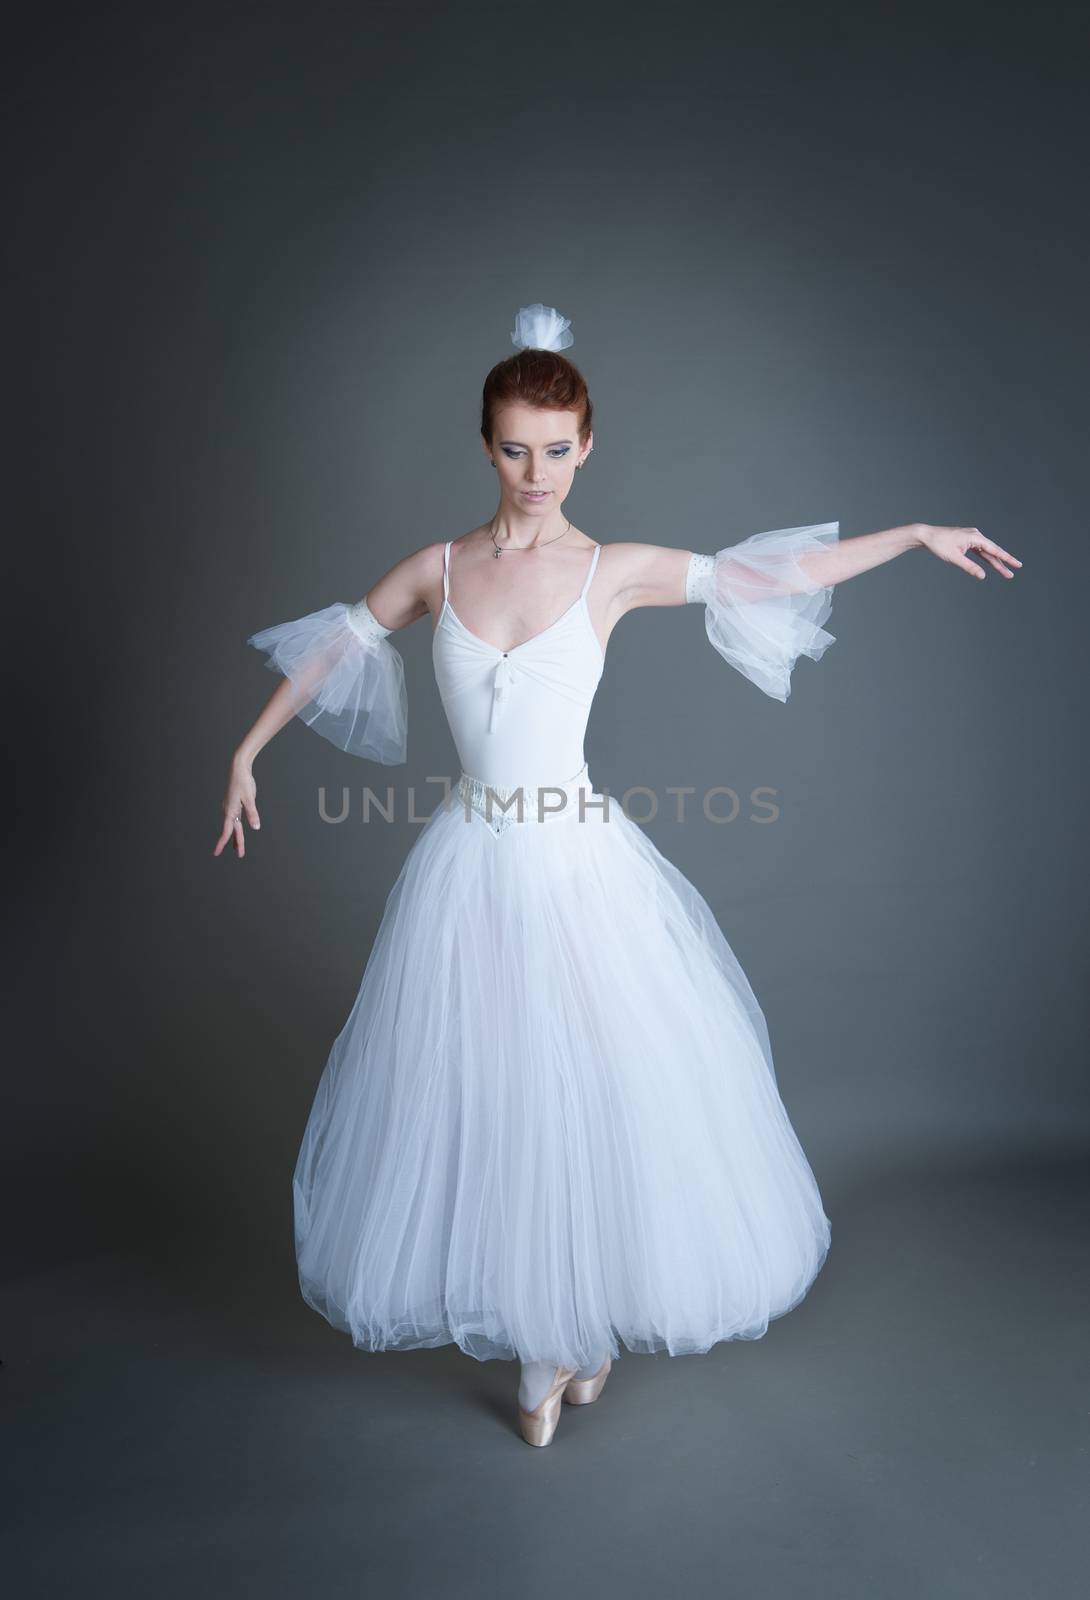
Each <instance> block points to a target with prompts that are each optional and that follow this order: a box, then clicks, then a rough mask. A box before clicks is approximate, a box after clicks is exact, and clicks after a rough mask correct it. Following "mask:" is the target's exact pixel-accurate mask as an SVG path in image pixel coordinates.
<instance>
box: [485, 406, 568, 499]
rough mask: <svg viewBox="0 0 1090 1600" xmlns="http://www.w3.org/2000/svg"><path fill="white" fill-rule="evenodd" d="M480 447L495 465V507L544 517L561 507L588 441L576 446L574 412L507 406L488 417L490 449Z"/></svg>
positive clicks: (486, 445)
mask: <svg viewBox="0 0 1090 1600" xmlns="http://www.w3.org/2000/svg"><path fill="white" fill-rule="evenodd" d="M481 443H482V445H484V449H485V453H486V454H487V455H488V456H490V457H491V459H492V460H493V461H494V462H495V463H496V472H497V474H498V475H499V480H500V498H501V502H502V503H504V504H506V505H507V507H508V508H509V509H511V510H515V511H520V512H522V513H523V514H525V515H528V516H541V517H544V516H547V515H548V513H549V512H550V511H554V510H555V509H556V507H557V506H559V505H562V504H563V502H564V499H565V498H566V496H567V494H568V491H569V490H570V489H571V486H572V480H573V478H574V477H575V469H576V467H577V466H578V464H579V462H580V461H582V460H584V459H585V457H586V456H587V454H588V453H589V451H590V448H591V444H592V443H593V437H592V436H588V437H587V440H586V443H585V444H581V443H580V441H579V414H578V412H575V411H541V410H538V409H537V408H536V407H534V406H523V405H508V406H503V407H502V408H501V409H500V410H498V411H496V412H495V414H494V416H493V421H492V445H491V448H489V446H488V444H487V443H486V442H485V440H484V439H482V440H481Z"/></svg>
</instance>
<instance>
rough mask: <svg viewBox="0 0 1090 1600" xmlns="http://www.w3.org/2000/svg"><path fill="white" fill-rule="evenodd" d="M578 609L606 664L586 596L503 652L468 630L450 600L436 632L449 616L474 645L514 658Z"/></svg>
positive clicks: (583, 595) (444, 606)
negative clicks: (444, 618) (446, 616)
mask: <svg viewBox="0 0 1090 1600" xmlns="http://www.w3.org/2000/svg"><path fill="white" fill-rule="evenodd" d="M577 609H579V610H581V611H582V612H583V614H584V616H585V617H586V621H587V630H588V632H589V633H590V636H591V638H592V639H593V640H594V643H595V645H596V646H597V649H598V654H599V655H600V656H601V657H602V661H603V663H604V662H605V652H604V650H603V649H602V643H601V640H600V639H599V638H598V635H597V634H596V633H595V631H594V624H593V623H592V622H591V620H590V612H589V611H588V610H587V597H586V595H585V594H580V595H576V597H575V599H574V600H573V601H572V603H571V605H570V606H568V607H567V608H566V610H564V611H562V612H561V613H560V615H559V616H558V617H557V619H556V621H555V622H550V623H549V626H548V627H547V628H542V629H540V631H539V632H537V633H533V634H531V635H530V637H529V638H528V639H523V641H522V643H521V644H515V645H512V646H511V648H510V649H509V650H501V649H500V647H499V645H498V644H491V643H489V641H488V640H487V639H482V638H481V636H480V634H479V633H474V631H473V629H472V628H468V627H467V626H466V624H465V623H464V622H463V621H462V619H461V617H460V616H459V615H458V613H457V611H455V609H454V607H453V606H452V605H451V603H450V601H449V600H444V601H443V609H442V611H440V613H439V621H438V623H437V624H436V627H435V631H436V633H438V632H439V629H440V627H442V624H443V617H444V615H445V614H449V615H450V616H451V617H452V618H453V619H454V621H455V622H456V623H457V625H458V627H459V628H461V630H462V632H463V633H464V634H465V635H466V637H467V638H469V639H472V640H473V642H474V644H479V645H481V646H483V648H484V649H485V650H490V651H491V652H492V654H493V655H496V656H514V655H518V654H520V653H521V652H522V651H523V650H528V649H529V648H530V646H531V645H535V644H537V643H538V642H539V641H540V640H542V639H544V638H546V637H547V636H548V635H549V634H550V633H553V632H555V630H556V629H557V628H559V627H560V625H561V623H562V622H566V621H567V620H568V618H569V617H570V616H571V614H572V612H573V611H575V610H577Z"/></svg>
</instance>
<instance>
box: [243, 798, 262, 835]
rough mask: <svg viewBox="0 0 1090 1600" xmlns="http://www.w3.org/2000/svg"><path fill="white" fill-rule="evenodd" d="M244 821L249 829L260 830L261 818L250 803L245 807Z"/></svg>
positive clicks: (255, 807) (254, 806)
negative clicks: (247, 823)
mask: <svg viewBox="0 0 1090 1600" xmlns="http://www.w3.org/2000/svg"><path fill="white" fill-rule="evenodd" d="M246 820H247V822H249V824H250V827H251V828H260V826H261V818H260V817H259V816H258V814H257V806H256V805H254V803H253V802H252V801H251V802H250V804H249V805H248V806H247V807H246Z"/></svg>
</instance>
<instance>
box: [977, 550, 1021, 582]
mask: <svg viewBox="0 0 1090 1600" xmlns="http://www.w3.org/2000/svg"><path fill="white" fill-rule="evenodd" d="M984 559H985V561H988V562H990V563H991V565H992V566H993V567H994V568H995V570H996V572H1000V573H1002V575H1003V577H1004V578H1013V577H1014V573H1013V572H1012V571H1011V570H1010V568H1009V567H1006V566H1004V565H1003V563H1002V561H1000V559H999V557H998V556H993V555H992V554H991V552H990V551H989V550H985V551H984Z"/></svg>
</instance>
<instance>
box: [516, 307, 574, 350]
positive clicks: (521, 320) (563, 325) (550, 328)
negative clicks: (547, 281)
mask: <svg viewBox="0 0 1090 1600" xmlns="http://www.w3.org/2000/svg"><path fill="white" fill-rule="evenodd" d="M570 327H571V322H570V320H569V319H568V318H567V317H562V316H561V315H560V312H559V311H557V310H555V309H554V307H553V306H543V305H542V304H541V302H540V301H539V302H538V303H537V305H533V306H522V307H520V309H519V313H518V315H517V316H516V318H515V327H514V331H513V333H512V334H511V343H512V344H513V345H516V346H517V347H518V349H520V350H566V349H567V348H568V346H569V345H570V344H574V343H575V335H574V334H572V333H569V332H568V329H569V328H570Z"/></svg>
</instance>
